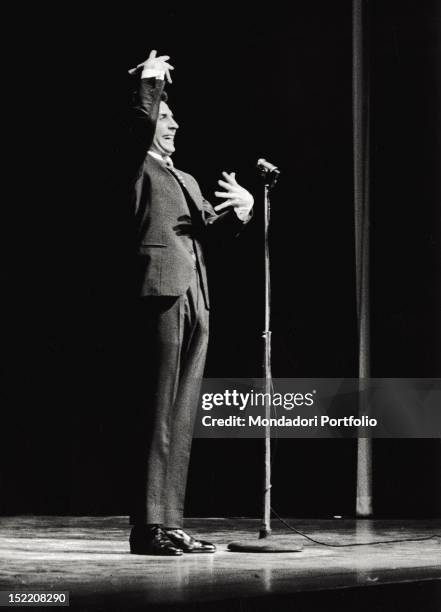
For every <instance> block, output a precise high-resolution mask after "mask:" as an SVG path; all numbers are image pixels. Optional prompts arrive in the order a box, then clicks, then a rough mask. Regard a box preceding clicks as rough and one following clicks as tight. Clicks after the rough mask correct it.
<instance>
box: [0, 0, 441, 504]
mask: <svg viewBox="0 0 441 612" xmlns="http://www.w3.org/2000/svg"><path fill="white" fill-rule="evenodd" d="M43 11H44V9H43ZM19 23H20V28H19V36H18V46H19V47H20V46H21V48H20V49H18V50H17V53H18V52H19V51H21V53H22V55H20V58H21V59H20V60H18V62H17V67H19V69H18V70H17V71H16V72H17V74H16V79H17V83H16V85H15V86H14V87H13V88H12V89H11V96H10V98H11V102H12V105H13V106H15V107H16V108H17V109H18V111H19V112H18V118H17V119H16V120H14V122H11V123H12V129H13V132H14V139H13V140H14V146H13V147H11V158H12V160H13V161H14V162H15V161H16V162H17V163H16V164H15V168H16V169H15V172H14V173H12V174H11V179H12V182H13V192H12V193H13V198H12V200H10V202H11V204H12V205H11V206H10V207H9V208H10V211H11V213H12V220H13V223H12V224H11V225H10V227H11V232H10V234H11V235H10V236H9V237H10V238H11V240H10V241H6V240H5V244H7V246H8V248H7V253H6V254H7V257H8V259H5V261H7V267H6V274H5V283H4V286H5V287H6V288H7V291H6V292H5V298H4V306H5V316H4V333H3V338H4V342H3V352H2V353H3V355H2V360H3V373H4V383H3V385H2V400H3V401H2V403H3V405H4V406H5V408H4V410H3V412H2V414H3V417H2V430H3V431H2V449H1V453H2V463H1V466H2V470H1V480H0V512H2V513H4V514H8V513H13V512H31V513H47V514H50V513H87V514H92V513H118V514H127V513H128V490H129V482H130V470H129V456H130V443H129V441H128V435H129V432H130V426H131V422H130V406H129V405H128V404H129V403H128V387H129V385H130V373H131V367H130V333H131V326H130V324H131V312H130V304H131V302H130V210H129V206H128V203H127V176H126V165H127V164H126V160H127V157H126V154H127V151H126V149H125V139H124V124H123V120H122V117H123V114H124V108H125V104H126V102H127V93H128V79H127V77H126V71H127V68H129V67H131V66H133V65H135V64H136V63H138V62H140V61H142V60H144V59H145V58H146V56H147V53H148V52H149V50H150V49H152V48H156V49H158V52H160V53H167V54H169V55H171V57H172V63H173V64H174V66H175V68H176V69H175V72H174V73H173V80H174V83H173V85H172V86H170V87H169V95H170V100H169V103H170V106H171V107H172V108H173V110H174V113H175V115H176V118H177V120H178V122H179V123H180V126H181V127H180V130H179V133H178V137H177V152H176V155H175V164H176V166H177V167H178V168H182V169H183V170H186V171H188V172H190V173H192V174H194V175H195V176H196V178H197V179H198V181H199V183H200V185H201V187H202V190H203V192H204V193H205V194H206V196H207V197H208V199H211V200H212V201H213V200H214V196H213V191H214V190H215V189H216V186H217V185H216V181H217V179H218V178H219V176H220V172H221V171H222V170H227V171H231V170H235V171H236V172H237V175H238V179H239V181H240V182H241V183H242V184H244V185H245V186H247V187H248V188H250V189H251V190H252V191H253V193H254V194H255V196H256V214H255V219H254V220H253V223H252V224H250V226H249V227H247V228H246V230H245V231H244V233H243V235H242V237H241V238H240V240H238V241H237V242H236V243H232V244H228V245H226V246H225V247H223V248H222V249H221V250H215V251H214V252H212V253H211V256H210V263H211V271H210V272H211V275H210V281H211V293H212V303H213V305H214V306H213V308H212V313H211V344H210V350H209V357H208V363H207V375H208V376H211V377H216V376H219V377H224V376H233V377H249V376H252V377H258V376H260V374H261V363H262V339H261V332H262V329H263V310H262V307H263V293H262V291H263V253H262V201H261V195H260V184H259V181H258V179H257V177H256V172H255V163H256V160H257V158H259V157H262V156H263V157H266V158H267V159H269V160H270V161H273V162H274V163H277V164H278V166H279V167H280V169H281V172H282V176H281V179H280V182H279V184H278V186H277V188H276V189H275V190H274V192H273V197H272V229H271V255H272V275H273V276H272V309H273V311H272V315H273V319H272V331H273V375H274V376H275V377H334V376H335V377H354V376H356V375H357V336H356V310H355V278H354V269H355V261H354V220H353V216H354V215H353V195H352V189H353V182H352V172H353V168H352V100H351V74H352V65H351V2H349V1H347V0H345V1H341V2H338V3H337V2H335V3H330V2H326V1H325V0H318V1H316V2H314V3H311V2H296V3H295V4H293V6H292V7H291V9H289V10H288V9H286V8H285V9H282V8H281V6H277V5H275V4H271V5H266V6H265V7H264V8H260V7H258V6H257V5H256V6H254V8H253V9H252V10H245V8H239V6H238V5H236V6H232V7H229V6H227V5H226V4H214V5H208V4H207V5H206V6H205V8H204V9H202V10H201V9H199V8H198V9H196V8H191V7H189V6H188V5H186V6H185V7H184V6H181V7H176V8H173V7H171V6H167V7H166V8H163V9H160V8H156V9H153V8H151V7H149V8H146V6H145V5H144V3H143V4H140V5H139V6H134V5H133V6H132V7H131V8H130V11H129V10H128V9H127V10H124V9H123V8H122V7H119V8H118V9H115V8H113V9H112V8H110V7H109V6H107V7H106V8H105V10H102V11H98V10H97V9H95V10H94V11H93V10H92V9H90V10H89V11H86V10H84V11H80V10H79V9H78V8H77V7H76V6H75V5H73V4H72V5H70V6H69V5H68V4H67V5H63V9H62V10H61V9H55V10H54V12H51V13H50V14H49V13H47V14H45V13H44V12H42V9H41V8H39V11H38V13H35V14H32V13H30V12H27V13H26V20H25V21H23V18H22V19H21V20H19ZM440 25H441V21H440V10H439V5H438V3H437V2H434V1H433V2H432V1H430V0H427V1H423V2H421V1H418V2H417V1H416V0H415V1H404V2H403V1H401V2H398V0H388V1H383V2H380V1H379V0H378V1H373V2H369V46H370V50H371V53H370V72H371V91H372V97H371V121H372V127H371V151H372V159H371V165H372V180H371V195H372V214H371V245H372V254H371V272H372V285H371V292H372V296H371V297H372V304H371V306H372V375H373V376H377V377H439V376H440V372H441V356H440V355H441V350H440V347H441V333H440V312H441V297H440V293H441V292H440V284H441V283H440V278H441V274H440V273H441V269H440V268H441V265H440V259H441V258H440V238H441V224H440V214H439V210H440V208H439V206H440V195H441V194H440V180H439V176H440V175H439V163H440V127H441V126H440V121H439V119H440V102H441V101H440V82H441V80H440V78H439V69H440V62H439V57H440ZM7 237H8V236H6V238H7ZM440 451H441V448H440V443H439V440H395V441H392V440H378V441H375V442H374V498H375V512H376V515H377V516H439V514H440V511H441V499H440V498H441V495H440V476H441V452H440ZM355 452H356V443H355V441H353V440H285V441H279V442H278V443H277V447H276V449H275V453H274V465H273V505H274V507H275V508H276V509H277V511H278V512H279V513H281V514H284V515H291V516H332V515H334V514H339V515H352V514H353V513H354V507H355ZM261 457H262V445H261V442H258V441H252V440H196V441H195V443H194V452H193V457H192V463H191V470H190V479H189V486H188V504H187V515H190V516H205V515H207V516H222V515H248V516H257V515H259V513H260V501H259V500H260V478H261V473H260V467H259V464H260V462H261Z"/></svg>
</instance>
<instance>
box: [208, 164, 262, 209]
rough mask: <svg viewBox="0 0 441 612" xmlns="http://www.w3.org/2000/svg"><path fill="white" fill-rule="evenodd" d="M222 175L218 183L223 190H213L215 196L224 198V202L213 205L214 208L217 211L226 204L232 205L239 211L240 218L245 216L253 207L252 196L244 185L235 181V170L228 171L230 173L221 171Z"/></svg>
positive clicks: (226, 205) (225, 206)
mask: <svg viewBox="0 0 441 612" xmlns="http://www.w3.org/2000/svg"><path fill="white" fill-rule="evenodd" d="M222 176H223V177H224V179H225V180H224V181H222V180H219V181H218V184H219V185H220V186H221V187H223V188H224V191H215V192H214V195H215V196H216V197H217V198H226V199H225V202H222V204H218V205H217V206H215V207H214V210H215V211H216V212H219V211H220V210H223V209H224V208H227V207H228V206H232V207H233V208H235V209H236V210H237V212H238V213H240V218H243V217H245V216H246V215H248V214H249V212H250V210H251V209H252V207H253V204H254V198H253V196H252V195H251V193H250V192H249V191H247V190H246V189H245V188H244V187H241V186H240V185H239V183H238V182H237V181H236V173H235V172H230V174H228V173H227V172H222Z"/></svg>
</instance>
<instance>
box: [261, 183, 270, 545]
mask: <svg viewBox="0 0 441 612" xmlns="http://www.w3.org/2000/svg"><path fill="white" fill-rule="evenodd" d="M269 223H270V199H269V185H268V184H266V183H265V192H264V234H265V235H264V241H265V329H264V332H263V338H264V360H263V375H264V379H265V398H266V399H265V418H267V419H269V418H270V416H271V403H270V401H269V399H268V398H269V397H270V395H269V394H271V391H272V384H271V331H270V323H271V310H270V308H271V301H270V299H271V279H270V254H269ZM264 463H265V465H264V470H265V472H264V488H263V521H262V526H261V529H260V532H259V537H260V538H266V537H267V536H269V535H270V533H271V428H270V426H269V425H268V426H267V427H266V428H265V460H264Z"/></svg>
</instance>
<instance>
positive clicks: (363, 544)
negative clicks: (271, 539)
mask: <svg viewBox="0 0 441 612" xmlns="http://www.w3.org/2000/svg"><path fill="white" fill-rule="evenodd" d="M271 512H272V513H273V514H274V516H275V517H276V518H277V519H278V520H279V521H280V522H281V523H282V524H283V525H285V527H287V528H288V529H289V530H290V531H293V532H294V533H297V534H298V535H300V536H302V538H305V539H307V540H309V541H310V542H314V544H320V546H328V547H330V548H349V547H351V546H374V545H375V544H396V543H398V542H426V541H427V540H434V539H437V538H440V539H441V534H433V535H430V536H424V537H421V538H400V539H397V540H375V541H373V542H355V543H354V544H332V543H329V542H322V541H320V540H316V539H315V538H312V537H311V536H309V535H308V534H306V533H303V532H302V531H299V530H298V529H297V528H296V527H293V526H292V525H290V524H289V523H287V522H286V521H285V519H283V518H282V517H281V516H280V515H279V514H277V512H276V511H275V510H274V508H273V507H271Z"/></svg>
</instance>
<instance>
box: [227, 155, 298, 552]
mask: <svg viewBox="0 0 441 612" xmlns="http://www.w3.org/2000/svg"><path fill="white" fill-rule="evenodd" d="M260 161H264V162H265V160H259V162H260ZM259 162H258V164H257V167H258V169H259V171H260V174H261V176H262V179H263V184H264V254H265V329H264V330H263V333H262V337H263V342H264V358H263V376H264V379H265V396H264V397H265V418H268V419H269V418H270V417H271V401H270V399H269V398H270V397H271V393H272V388H273V384H272V375H271V330H270V322H271V276H270V250H269V226H270V216H271V201H270V197H269V192H270V190H271V189H272V188H273V187H274V185H275V184H276V182H277V179H278V178H279V174H280V172H279V170H278V169H277V168H276V167H275V166H272V165H271V164H267V163H266V164H265V165H261V164H260V163H259ZM270 534H271V427H270V425H267V426H266V427H265V454H264V487H263V519H262V523H261V526H260V530H259V540H258V541H257V542H256V541H252V542H247V541H240V542H231V543H230V544H229V545H228V549H229V550H230V551H232V552H253V553H276V552H277V553H286V552H300V551H301V550H303V546H302V545H301V544H299V543H298V542H295V541H294V542H293V541H292V540H291V541H290V543H287V542H286V538H285V539H284V543H277V542H274V541H271V538H270V542H268V541H267V540H265V539H266V538H268V536H269V535H270Z"/></svg>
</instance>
